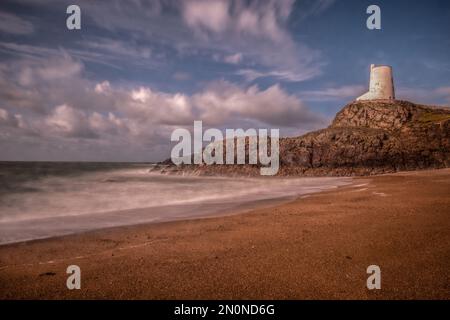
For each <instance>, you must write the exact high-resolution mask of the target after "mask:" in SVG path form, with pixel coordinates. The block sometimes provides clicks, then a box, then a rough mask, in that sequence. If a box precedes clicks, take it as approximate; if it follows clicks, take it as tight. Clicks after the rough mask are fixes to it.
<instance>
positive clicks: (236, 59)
mask: <svg viewBox="0 0 450 320" xmlns="http://www.w3.org/2000/svg"><path fill="white" fill-rule="evenodd" d="M242 59H243V56H242V53H239V52H238V53H235V54H231V55H228V56H226V57H225V58H224V61H225V62H226V63H230V64H239V63H240V62H241V61H242Z"/></svg>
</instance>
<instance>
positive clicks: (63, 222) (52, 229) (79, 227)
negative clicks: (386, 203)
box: [0, 175, 353, 246]
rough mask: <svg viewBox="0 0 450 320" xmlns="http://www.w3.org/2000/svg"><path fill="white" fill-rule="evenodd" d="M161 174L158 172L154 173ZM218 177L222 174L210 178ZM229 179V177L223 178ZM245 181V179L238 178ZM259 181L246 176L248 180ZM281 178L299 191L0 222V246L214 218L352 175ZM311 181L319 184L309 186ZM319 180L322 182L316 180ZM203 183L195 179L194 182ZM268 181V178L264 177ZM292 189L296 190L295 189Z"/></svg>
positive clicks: (267, 204)
mask: <svg viewBox="0 0 450 320" xmlns="http://www.w3.org/2000/svg"><path fill="white" fill-rule="evenodd" d="M157 176H160V175H157ZM211 179H213V180H217V179H221V177H212V178H211ZM223 179H224V180H225V181H229V180H230V178H223ZM241 179H244V180H247V179H246V178H241ZM252 180H258V179H255V178H248V181H252ZM282 180H284V181H289V180H293V181H302V180H303V183H305V182H306V184H305V185H303V183H300V186H298V190H297V191H296V192H295V191H290V192H283V194H280V192H279V190H277V191H278V192H274V188H270V187H269V188H267V190H272V193H267V191H265V193H262V194H261V195H258V196H257V195H256V194H255V193H253V194H252V193H250V194H248V195H247V198H244V197H242V196H239V197H238V198H235V199H233V198H231V197H223V198H220V197H218V198H216V199H206V200H204V201H194V202H189V201H187V202H184V203H179V204H166V205H157V206H149V207H139V208H130V209H120V210H110V211H104V212H86V213H81V214H76V215H70V214H69V215H65V216H48V217H42V218H39V217H37V218H34V219H25V220H13V221H6V222H4V221H2V223H1V224H0V236H1V237H0V246H4V245H9V244H18V243H21V242H30V241H34V240H45V239H52V238H58V237H62V236H69V235H77V234H84V233H87V232H95V231H98V230H102V229H110V228H121V227H124V226H130V227H132V226H137V225H145V224H154V223H161V222H170V221H180V220H194V219H200V218H208V217H211V218H214V217H221V216H228V215H236V214H242V213H245V212H248V211H251V210H254V209H261V208H268V207H273V206H275V205H280V204H283V203H287V202H290V201H293V200H295V199H296V198H297V197H300V196H303V195H306V194H313V193H318V192H323V191H327V190H333V189H335V188H338V187H342V186H347V185H351V184H352V183H353V178H349V177H331V178H329V177H328V178H327V177H317V178H310V177H305V178H294V177H293V178H292V179H286V178H283V179H282ZM311 180H314V181H315V182H316V183H317V184H318V185H317V186H315V185H314V183H313V185H308V183H309V184H311V182H308V181H311ZM319 181H321V182H320V183H319ZM199 182H202V181H198V182H197V183H199ZM267 183H270V180H267ZM292 190H296V189H295V188H294V189H292Z"/></svg>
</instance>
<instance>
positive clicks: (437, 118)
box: [419, 112, 450, 123]
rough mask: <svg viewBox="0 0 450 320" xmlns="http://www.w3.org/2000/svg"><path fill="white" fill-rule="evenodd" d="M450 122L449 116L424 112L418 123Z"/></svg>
mask: <svg viewBox="0 0 450 320" xmlns="http://www.w3.org/2000/svg"><path fill="white" fill-rule="evenodd" d="M446 120H450V114H445V113H433V112H426V113H424V114H422V115H421V116H420V118H419V121H420V122H425V123H431V122H441V121H446Z"/></svg>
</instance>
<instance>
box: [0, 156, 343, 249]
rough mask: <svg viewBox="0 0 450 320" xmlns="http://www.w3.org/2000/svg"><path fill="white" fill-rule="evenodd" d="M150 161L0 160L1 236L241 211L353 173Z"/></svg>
mask: <svg viewBox="0 0 450 320" xmlns="http://www.w3.org/2000/svg"><path fill="white" fill-rule="evenodd" d="M154 166H155V164H152V163H98V162H97V163H90V162H0V244H8V243H15V242H22V241H28V240H35V239H43V238H50V237H56V236H62V235H68V234H74V233H81V232H87V231H92V230H97V229H103V228H111V227H120V226H129V225H136V224H143V223H159V222H165V221H173V220H180V219H181V220H183V219H195V218H205V217H213V216H218V215H227V214H231V213H237V212H245V211H248V210H251V209H253V208H256V207H259V206H272V205H274V204H277V203H280V202H285V201H290V200H292V199H295V198H297V197H300V196H305V195H308V194H312V193H315V192H320V191H323V190H330V189H334V188H338V187H340V186H344V185H348V184H351V183H352V179H351V178H333V177H320V178H319V177H318V178H309V177H308V178H306V177H302V178H292V177H288V178H279V177H251V178H250V177H242V178H236V177H233V178H231V177H230V178H227V177H203V176H192V175H167V174H162V173H159V172H154V170H152V168H153V167H154Z"/></svg>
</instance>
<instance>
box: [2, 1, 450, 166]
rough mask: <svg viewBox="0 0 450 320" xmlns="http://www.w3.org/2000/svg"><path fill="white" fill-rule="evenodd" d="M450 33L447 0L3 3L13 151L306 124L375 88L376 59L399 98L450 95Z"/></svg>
mask: <svg viewBox="0 0 450 320" xmlns="http://www.w3.org/2000/svg"><path fill="white" fill-rule="evenodd" d="M70 4H76V5H78V6H79V7H80V9H81V29H80V30H68V29H67V27H66V19H67V18H68V16H69V15H68V14H67V13H66V9H67V7H68V6H69V5H70ZM372 4H376V5H378V6H379V7H380V9H381V30H369V29H368V28H367V27H366V20H367V18H368V17H369V14H367V13H366V9H367V7H368V6H369V5H372ZM449 30H450V2H448V1H445V0H444V1H440V0H426V1H425V0H419V1H408V0H389V1H381V0H372V1H365V0H315V1H313V0H297V1H294V0H264V1H259V0H230V1H227V0H204V1H202V0H185V1H178V0H151V1H144V0H128V1H121V0H109V1H100V0H90V1H81V0H79V1H73V0H71V1H65V0H40V1H35V0H14V1H10V0H2V1H1V2H0V150H1V151H0V160H23V161H144V162H147V161H160V160H163V159H166V158H168V157H169V156H170V150H171V148H172V147H173V145H174V143H173V142H171V141H170V136H171V133H172V132H173V130H175V129H176V128H180V127H183V128H188V129H189V128H192V126H193V122H194V121H195V120H202V121H203V126H204V127H205V128H207V127H215V128H219V129H221V130H224V129H225V128H230V129H237V128H244V129H248V128H278V129H280V134H281V135H282V136H296V135H300V134H303V133H305V132H308V131H311V130H317V129H320V128H324V127H326V126H327V125H329V123H330V121H331V120H332V119H333V117H334V115H335V114H336V112H337V111H339V110H340V109H341V108H342V107H343V106H344V105H345V104H347V103H349V102H351V101H352V100H354V99H355V98H356V97H358V96H359V95H361V94H363V93H364V92H365V91H367V89H368V79H369V66H370V64H372V63H374V64H387V65H391V66H392V67H393V71H394V81H395V87H396V95H397V98H398V99H402V100H410V101H413V102H418V103H424V104H431V105H449V104H450V36H449Z"/></svg>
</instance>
